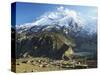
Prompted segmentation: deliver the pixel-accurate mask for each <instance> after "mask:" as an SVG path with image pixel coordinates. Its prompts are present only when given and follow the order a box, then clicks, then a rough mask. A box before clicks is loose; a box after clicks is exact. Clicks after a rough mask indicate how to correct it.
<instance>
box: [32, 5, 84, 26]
mask: <svg viewBox="0 0 100 75" xmlns="http://www.w3.org/2000/svg"><path fill="white" fill-rule="evenodd" d="M71 20H73V22H76V23H78V25H80V26H82V25H83V24H82V23H83V22H82V18H81V17H80V15H79V13H78V12H76V11H74V10H69V9H67V8H64V7H63V6H61V7H58V8H57V9H56V10H55V11H52V12H46V13H45V14H43V15H42V16H41V17H40V18H39V19H38V20H37V21H35V22H34V24H35V25H47V24H55V23H57V24H59V25H68V23H69V22H70V21H71Z"/></svg>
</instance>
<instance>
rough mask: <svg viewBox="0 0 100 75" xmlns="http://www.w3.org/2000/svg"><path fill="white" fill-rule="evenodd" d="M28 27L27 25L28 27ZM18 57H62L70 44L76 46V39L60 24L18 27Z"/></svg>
mask: <svg viewBox="0 0 100 75" xmlns="http://www.w3.org/2000/svg"><path fill="white" fill-rule="evenodd" d="M26 28H27V27H26ZM16 36H17V37H16V40H17V42H16V46H17V48H16V53H17V55H16V56H17V58H20V57H28V56H48V57H51V58H61V56H62V54H63V53H64V52H65V50H67V48H68V46H72V47H74V46H75V43H74V40H73V39H72V38H71V37H70V36H68V35H67V34H66V32H65V31H64V28H63V27H62V26H59V25H54V26H52V25H45V26H32V27H28V28H27V29H25V28H24V27H23V29H22V27H21V28H19V29H17V32H16Z"/></svg>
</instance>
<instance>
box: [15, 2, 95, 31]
mask: <svg viewBox="0 0 100 75" xmlns="http://www.w3.org/2000/svg"><path fill="white" fill-rule="evenodd" d="M59 11H60V12H62V13H63V12H65V13H66V11H67V15H71V16H73V18H74V17H77V16H79V17H80V18H82V21H84V24H86V26H85V27H86V28H87V29H90V28H91V29H94V27H95V28H96V25H97V24H96V23H97V7H89V6H74V5H57V4H43V3H42V4H41V3H24V2H17V3H16V25H21V24H25V23H32V22H35V24H36V23H43V21H44V22H47V21H48V20H46V18H45V19H44V16H48V15H50V16H51V17H53V19H54V18H56V17H55V16H57V18H59V17H58V14H57V15H56V13H57V12H59ZM71 13H72V14H71ZM76 15H77V16H76ZM41 16H42V17H41ZM60 16H61V15H60ZM41 21H42V22H41Z"/></svg>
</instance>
